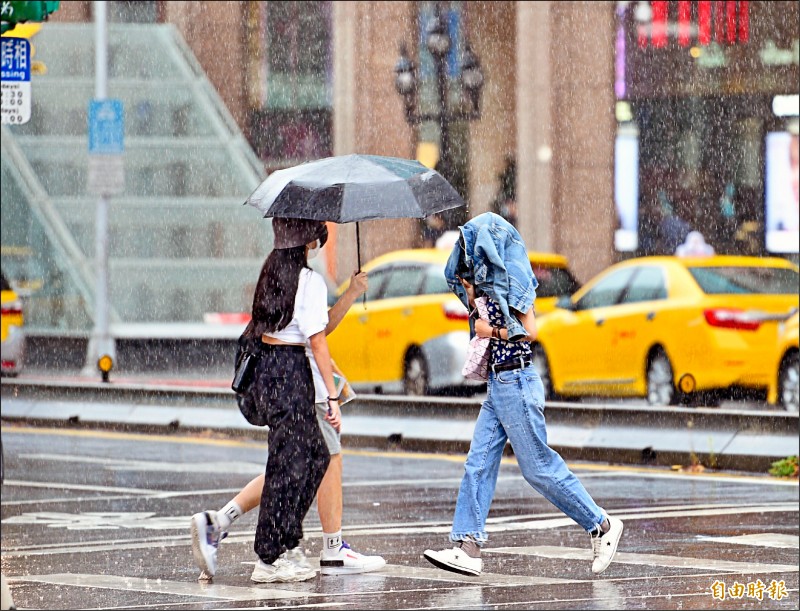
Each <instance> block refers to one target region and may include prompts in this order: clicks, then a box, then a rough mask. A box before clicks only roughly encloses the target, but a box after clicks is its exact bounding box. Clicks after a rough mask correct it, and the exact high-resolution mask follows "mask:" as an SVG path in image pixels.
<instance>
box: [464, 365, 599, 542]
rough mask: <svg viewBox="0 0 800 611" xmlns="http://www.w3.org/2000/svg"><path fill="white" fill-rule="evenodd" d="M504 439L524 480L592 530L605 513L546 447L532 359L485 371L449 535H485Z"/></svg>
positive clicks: (479, 537)
mask: <svg viewBox="0 0 800 611" xmlns="http://www.w3.org/2000/svg"><path fill="white" fill-rule="evenodd" d="M506 440H510V441H511V447H512V448H513V449H514V454H515V456H516V458H517V464H518V465H519V468H520V469H521V470H522V475H523V477H524V478H525V480H526V481H527V482H528V483H529V484H530V485H531V487H532V488H533V489H534V490H536V491H537V492H538V493H539V494H541V495H542V496H543V497H545V498H546V499H547V500H548V501H550V502H551V503H552V504H553V505H555V506H556V507H558V509H560V510H561V511H563V512H564V513H565V514H566V515H567V516H569V517H570V518H572V519H573V520H575V522H577V523H578V524H579V525H580V526H581V527H582V528H584V529H585V530H586V531H589V532H591V531H593V530H595V528H596V527H597V526H598V525H599V524H600V523H601V522H603V520H605V518H606V514H605V512H604V511H603V510H602V509H601V508H600V507H598V506H597V504H596V503H595V502H594V500H593V499H592V497H591V496H589V493H588V492H587V491H586V489H585V488H584V487H583V484H581V482H580V481H579V480H578V478H577V477H575V474H574V473H572V471H570V470H569V468H568V467H567V464H566V463H565V462H564V459H563V458H561V455H560V454H559V453H558V452H556V451H555V450H553V449H552V448H550V447H548V445H547V428H546V426H545V421H544V388H543V387H542V381H541V379H540V378H539V374H537V373H536V370H535V369H534V367H533V365H528V366H527V367H526V368H525V369H514V370H512V371H498V372H497V373H494V372H493V371H490V372H489V382H488V395H487V397H486V400H485V401H484V402H483V405H482V406H481V411H480V413H479V414H478V420H477V422H476V423H475V431H474V433H473V434H472V443H471V444H470V448H469V454H468V455H467V462H466V464H465V465H464V477H463V478H462V480H461V488H460V489H459V491H458V501H457V502H456V511H455V517H454V518H453V527H452V530H451V531H450V540H451V541H454V542H455V541H462V540H464V539H465V538H466V537H467V536H468V535H469V536H471V537H472V538H473V539H475V541H477V542H478V543H479V544H483V543H485V542H486V540H487V539H488V535H487V534H486V516H487V515H488V514H489V506H490V505H491V503H492V499H493V498H494V490H495V485H496V484H497V474H498V472H499V470H500V460H501V458H502V457H503V448H504V447H505V445H506Z"/></svg>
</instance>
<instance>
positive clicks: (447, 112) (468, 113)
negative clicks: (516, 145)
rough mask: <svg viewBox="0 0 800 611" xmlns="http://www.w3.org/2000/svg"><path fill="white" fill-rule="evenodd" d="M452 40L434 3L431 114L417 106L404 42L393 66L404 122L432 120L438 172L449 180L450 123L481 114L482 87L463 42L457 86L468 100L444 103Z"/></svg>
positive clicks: (476, 63) (429, 34) (429, 35)
mask: <svg viewBox="0 0 800 611" xmlns="http://www.w3.org/2000/svg"><path fill="white" fill-rule="evenodd" d="M451 44H452V41H451V40H450V36H449V35H448V33H447V23H446V22H445V19H444V17H443V15H442V11H441V8H440V6H439V3H438V2H437V3H436V5H435V8H434V16H433V18H432V19H431V21H430V23H428V27H427V28H426V38H425V46H426V47H427V49H428V52H429V53H430V54H431V56H432V57H433V60H434V64H435V66H436V84H437V94H438V95H437V102H438V109H437V111H436V112H434V113H423V114H420V113H419V112H418V108H417V97H418V92H419V77H418V75H417V68H416V66H415V64H414V62H413V61H412V60H411V59H410V58H409V56H408V48H407V46H406V43H405V42H403V43H401V45H400V59H399V60H398V61H397V64H396V65H395V69H394V71H395V88H396V89H397V92H398V93H399V94H400V95H401V96H402V98H403V105H404V107H405V116H406V122H407V123H408V124H409V125H415V126H416V125H419V124H420V123H422V122H423V121H436V122H437V123H438V124H439V131H440V159H439V166H438V169H439V172H440V173H441V174H442V176H444V177H445V178H447V179H448V180H452V179H453V175H452V174H453V164H452V158H451V155H452V151H451V147H450V123H452V122H453V121H472V120H475V119H480V116H481V108H480V101H481V92H482V90H483V82H484V75H483V71H482V70H481V64H480V60H479V59H478V57H477V56H476V55H475V53H474V52H473V51H472V47H471V46H470V45H469V43H468V42H467V43H466V45H465V50H464V56H463V61H462V64H461V78H460V81H461V88H462V93H463V96H464V97H465V98H466V99H467V101H468V105H467V106H468V108H466V109H465V108H464V105H463V104H459V106H458V108H456V109H451V108H450V105H449V104H448V102H447V91H448V84H449V83H448V77H447V55H448V54H449V53H450V46H451Z"/></svg>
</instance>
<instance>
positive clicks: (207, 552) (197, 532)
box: [191, 511, 228, 579]
mask: <svg viewBox="0 0 800 611" xmlns="http://www.w3.org/2000/svg"><path fill="white" fill-rule="evenodd" d="M191 530H192V554H193V555H194V561H195V563H196V564H197V566H198V568H199V569H200V570H201V571H202V573H201V575H200V578H201V579H210V578H211V577H213V576H214V574H215V573H216V572H217V550H218V549H219V542H220V541H221V540H222V539H224V538H225V536H226V535H227V534H228V533H223V532H221V529H220V527H219V523H218V522H217V512H216V511H201V512H200V513H196V514H194V515H193V516H192V527H191Z"/></svg>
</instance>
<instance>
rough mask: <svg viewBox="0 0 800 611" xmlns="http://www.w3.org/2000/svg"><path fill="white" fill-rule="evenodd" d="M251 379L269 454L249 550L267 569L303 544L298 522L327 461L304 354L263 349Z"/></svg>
mask: <svg viewBox="0 0 800 611" xmlns="http://www.w3.org/2000/svg"><path fill="white" fill-rule="evenodd" d="M256 375H257V376H258V379H257V380H256V384H257V397H258V398H257V400H258V401H259V402H260V403H261V405H260V406H259V407H261V408H263V409H265V410H266V412H267V414H268V422H267V426H269V437H268V440H269V441H268V443H269V453H268V455H267V456H268V457H267V470H266V481H265V482H264V490H263V491H262V493H261V507H260V509H259V512H258V526H257V527H256V540H255V546H254V548H255V552H256V554H257V555H258V557H259V558H261V560H263V561H264V562H266V563H267V564H272V563H273V562H275V560H277V559H278V556H280V555H281V554H282V553H283V552H284V551H286V550H288V549H293V548H295V547H297V545H298V544H299V543H300V541H301V540H302V538H303V519H304V518H305V517H306V514H307V513H308V510H309V508H310V507H311V503H313V502H314V497H315V496H316V494H317V488H319V485H320V483H321V482H322V478H323V476H324V475H325V471H326V470H327V469H328V463H329V462H330V459H331V456H330V453H329V452H328V448H327V446H326V445H325V439H324V438H323V437H322V432H321V431H320V430H319V424H318V423H317V416H316V412H315V407H314V380H313V378H312V376H311V366H310V365H309V362H308V358H307V357H306V355H305V349H304V348H303V347H301V346H272V345H268V344H264V345H263V353H262V356H261V359H260V361H259V364H258V367H257V369H256Z"/></svg>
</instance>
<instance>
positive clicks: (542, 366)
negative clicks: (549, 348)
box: [533, 344, 556, 401]
mask: <svg viewBox="0 0 800 611" xmlns="http://www.w3.org/2000/svg"><path fill="white" fill-rule="evenodd" d="M533 366H534V368H535V369H536V373H538V374H539V379H540V380H541V381H542V386H544V400H545V401H554V400H555V399H556V396H555V393H554V392H553V379H552V378H551V377H550V364H549V363H548V362H547V355H546V354H545V353H544V348H542V345H541V344H534V346H533Z"/></svg>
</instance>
